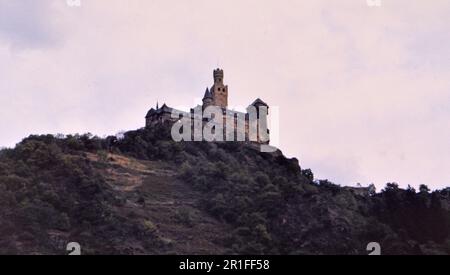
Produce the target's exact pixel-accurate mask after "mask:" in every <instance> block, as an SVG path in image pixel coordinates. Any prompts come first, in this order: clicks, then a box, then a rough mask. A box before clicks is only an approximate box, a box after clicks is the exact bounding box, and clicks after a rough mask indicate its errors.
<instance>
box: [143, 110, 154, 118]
mask: <svg viewBox="0 0 450 275" xmlns="http://www.w3.org/2000/svg"><path fill="white" fill-rule="evenodd" d="M155 112H156V111H155V109H153V108H151V109H150V111H148V113H147V115H146V116H145V118H148V117H151V116H152V115H153V114H155Z"/></svg>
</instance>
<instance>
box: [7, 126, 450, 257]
mask: <svg viewBox="0 0 450 275" xmlns="http://www.w3.org/2000/svg"><path fill="white" fill-rule="evenodd" d="M393 165H395V164H393ZM0 208H1V211H0V254H66V253H67V251H66V244H67V243H68V242H71V241H75V242H79V243H80V245H81V248H82V253H84V254H368V252H367V250H366V246H367V244H368V243H369V242H378V243H380V245H381V253H382V254H450V235H449V233H450V188H447V189H444V190H437V191H433V192H431V191H430V190H429V189H428V188H427V186H425V185H422V186H421V187H420V188H419V190H415V189H414V188H411V187H410V188H408V189H406V190H405V189H401V188H399V186H398V185H397V184H396V183H388V184H387V185H386V187H385V188H384V189H383V190H380V191H379V192H375V190H373V189H371V188H366V189H360V190H358V189H357V188H348V187H340V186H338V185H335V184H333V183H332V182H330V181H328V180H315V179H314V175H313V172H312V171H311V170H310V169H302V168H301V167H300V165H299V163H298V161H297V160H296V159H295V158H294V159H288V158H286V157H284V156H283V154H282V153H281V152H280V151H277V152H275V153H261V152H259V151H258V150H257V149H256V148H255V146H252V145H249V144H244V143H236V142H217V143H210V142H181V143H176V142H174V141H172V140H171V139H170V128H169V127H168V126H167V125H165V126H164V125H160V126H155V127H153V128H150V129H139V130H136V131H129V132H126V133H124V134H123V135H121V136H110V137H107V138H99V137H96V136H92V135H90V134H84V135H67V136H64V135H57V136H53V135H41V136H30V137H28V138H26V139H24V140H23V141H22V142H20V143H19V144H17V145H16V146H15V148H13V149H3V150H1V151H0Z"/></svg>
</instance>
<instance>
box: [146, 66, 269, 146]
mask: <svg viewBox="0 0 450 275" xmlns="http://www.w3.org/2000/svg"><path fill="white" fill-rule="evenodd" d="M213 78H214V84H213V85H212V86H211V88H206V91H205V94H204V96H203V99H202V102H203V104H202V105H201V106H200V105H198V106H196V107H194V108H191V110H190V112H183V111H180V110H176V109H174V108H171V107H169V106H167V105H166V104H165V103H164V104H163V105H162V106H161V107H159V106H158V104H156V109H155V108H151V109H150V110H149V111H148V113H147V115H146V116H145V126H146V127H152V126H154V125H155V124H159V123H176V122H177V121H179V120H180V118H179V117H178V116H174V115H173V114H174V113H176V114H182V115H183V116H185V117H190V118H192V120H193V119H194V118H198V115H197V114H198V112H196V111H198V110H202V111H205V110H206V109H207V108H208V107H211V106H212V107H218V108H220V110H221V112H222V115H223V125H228V127H229V125H233V126H232V127H233V130H234V134H233V136H234V138H235V139H233V140H239V141H251V142H257V143H264V144H267V143H269V130H268V129H267V115H268V109H269V106H268V105H267V104H266V103H265V102H264V101H262V100H261V99H259V98H257V99H256V100H255V101H253V103H252V104H250V105H249V106H248V107H247V112H246V113H242V112H238V111H235V110H230V109H228V85H225V84H224V72H223V70H222V69H216V70H214V71H213ZM255 111H256V112H255ZM200 119H201V121H202V122H203V123H202V124H203V126H204V125H205V124H206V123H208V121H209V120H210V119H207V118H203V117H201V118H200ZM240 119H241V120H240ZM227 120H231V121H227ZM193 121H194V120H193ZM239 121H244V123H243V125H239V124H240V123H239ZM191 127H194V123H192V124H191ZM252 130H254V131H252ZM260 131H264V132H266V133H265V134H263V133H264V132H260ZM223 132H224V133H223V135H224V138H223V140H227V139H226V127H223ZM253 133H254V134H253ZM238 136H240V137H241V138H238ZM242 137H243V138H242ZM242 139H243V140H242Z"/></svg>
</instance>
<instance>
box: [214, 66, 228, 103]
mask: <svg viewBox="0 0 450 275" xmlns="http://www.w3.org/2000/svg"><path fill="white" fill-rule="evenodd" d="M213 76H214V85H213V86H212V87H211V90H210V92H211V95H212V97H213V105H214V106H219V107H222V108H227V106H228V86H227V85H224V84H223V70H221V69H216V70H214V72H213Z"/></svg>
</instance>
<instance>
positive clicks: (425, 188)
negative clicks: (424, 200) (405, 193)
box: [419, 184, 430, 193]
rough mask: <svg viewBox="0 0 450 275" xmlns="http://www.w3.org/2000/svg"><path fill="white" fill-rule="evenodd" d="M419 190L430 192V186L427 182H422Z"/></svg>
mask: <svg viewBox="0 0 450 275" xmlns="http://www.w3.org/2000/svg"><path fill="white" fill-rule="evenodd" d="M419 192H420V193H428V192H430V188H428V186H426V185H425V184H421V185H420V186H419Z"/></svg>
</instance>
